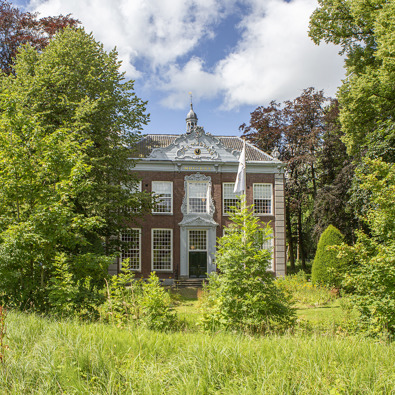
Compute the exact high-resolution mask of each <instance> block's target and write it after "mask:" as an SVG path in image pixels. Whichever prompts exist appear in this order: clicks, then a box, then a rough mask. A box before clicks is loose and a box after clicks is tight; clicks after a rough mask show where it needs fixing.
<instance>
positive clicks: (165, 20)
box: [30, 0, 234, 77]
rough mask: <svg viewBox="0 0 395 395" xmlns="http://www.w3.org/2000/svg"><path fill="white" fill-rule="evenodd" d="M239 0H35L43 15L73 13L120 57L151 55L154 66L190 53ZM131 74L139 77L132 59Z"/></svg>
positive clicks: (146, 57) (33, 6)
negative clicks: (236, 0) (115, 49)
mask: <svg viewBox="0 0 395 395" xmlns="http://www.w3.org/2000/svg"><path fill="white" fill-rule="evenodd" d="M233 3H234V0H230V1H226V2H223V1H221V0H190V1H185V0H149V1H147V0H117V1H113V0H84V1H81V0H67V1H65V0H31V1H30V9H32V10H34V11H38V12H39V13H40V14H41V15H43V16H45V15H58V14H68V13H72V15H73V17H75V18H78V19H79V20H81V22H82V24H83V26H84V27H85V29H86V30H87V31H93V33H94V35H95V38H96V39H97V40H99V41H101V42H102V43H103V44H104V46H105V48H106V49H112V48H113V47H114V46H116V47H117V49H118V52H119V54H120V58H121V59H122V60H123V61H124V62H125V61H127V62H128V63H130V62H132V63H134V62H135V61H136V60H137V59H143V60H146V61H148V63H149V65H150V67H151V68H152V70H155V68H156V67H159V66H163V65H167V64H171V63H173V62H174V61H175V60H176V59H177V58H179V57H180V56H183V55H185V54H186V53H189V52H190V51H191V50H192V49H193V48H194V47H195V46H196V45H198V44H199V41H200V40H202V39H203V38H212V37H213V36H214V34H215V32H214V26H215V23H216V22H218V20H220V19H221V18H223V17H224V16H225V15H226V14H227V13H228V12H229V10H230V9H231V7H232V5H233ZM127 69H128V70H127V71H128V72H129V73H130V74H131V75H130V76H131V77H138V76H139V73H138V72H137V71H136V69H135V68H134V67H133V66H131V65H129V66H128V67H127Z"/></svg>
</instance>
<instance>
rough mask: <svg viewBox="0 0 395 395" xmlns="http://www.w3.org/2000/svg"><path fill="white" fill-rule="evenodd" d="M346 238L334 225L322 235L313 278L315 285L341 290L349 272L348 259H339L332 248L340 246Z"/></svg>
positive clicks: (314, 264)
mask: <svg viewBox="0 0 395 395" xmlns="http://www.w3.org/2000/svg"><path fill="white" fill-rule="evenodd" d="M343 242H344V236H343V235H342V234H341V233H340V231H339V230H338V229H337V228H335V227H334V226H333V225H329V226H328V227H327V228H326V229H325V231H324V232H323V233H322V235H321V237H320V240H319V242H318V246H317V252H316V254H315V258H314V262H313V267H312V271H311V278H312V280H313V282H314V283H317V284H323V285H326V286H329V287H336V288H339V287H340V286H341V283H342V281H343V279H344V276H345V274H346V271H347V268H348V267H347V266H348V265H347V263H348V262H347V259H345V257H339V256H338V252H337V251H336V250H334V249H328V247H331V246H336V245H337V246H340V245H341V244H342V243H343Z"/></svg>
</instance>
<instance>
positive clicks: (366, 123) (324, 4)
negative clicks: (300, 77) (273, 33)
mask: <svg viewBox="0 0 395 395" xmlns="http://www.w3.org/2000/svg"><path fill="white" fill-rule="evenodd" d="M319 5H320V6H319V8H318V9H317V10H315V12H314V13H313V15H312V16H311V21H310V32H309V34H310V36H311V37H312V39H313V40H314V42H315V43H317V44H319V43H320V42H321V41H322V40H324V41H325V42H331V43H334V44H340V45H341V47H342V52H343V53H345V54H346V60H345V65H346V70H347V76H346V79H345V81H344V83H343V84H342V86H341V88H340V90H339V94H338V99H339V102H340V106H341V111H340V120H341V125H342V129H343V132H344V134H345V137H344V141H345V143H346V145H347V149H348V152H349V153H351V154H353V155H358V156H359V158H361V157H362V156H363V155H364V154H365V151H366V148H367V147H369V146H371V145H372V144H373V145H375V144H377V141H378V140H379V141H383V138H382V137H383V136H381V135H377V134H376V133H375V131H376V129H378V128H382V129H383V128H384V127H383V126H382V124H383V123H385V124H386V126H388V122H391V123H392V124H393V123H394V108H393V103H394V100H395V88H394V86H395V83H394V82H395V68H394V67H395V66H394V64H395V63H394V53H395V51H394V48H395V37H394V34H393V31H394V28H395V22H394V15H395V4H394V2H393V1H385V0H378V1H375V2H369V1H366V0H355V1H351V0H343V1H333V0H321V1H319ZM359 160H360V159H359ZM391 161H392V162H394V157H393V156H392V159H391Z"/></svg>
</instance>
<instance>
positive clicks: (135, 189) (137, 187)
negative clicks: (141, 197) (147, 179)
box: [126, 181, 141, 213]
mask: <svg viewBox="0 0 395 395" xmlns="http://www.w3.org/2000/svg"><path fill="white" fill-rule="evenodd" d="M130 191H131V193H132V194H135V193H137V192H141V181H137V183H136V184H134V185H133V187H132V188H131V189H130ZM140 210H141V206H138V207H126V211H127V212H129V213H138V212H140Z"/></svg>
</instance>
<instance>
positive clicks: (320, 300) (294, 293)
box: [276, 270, 335, 308]
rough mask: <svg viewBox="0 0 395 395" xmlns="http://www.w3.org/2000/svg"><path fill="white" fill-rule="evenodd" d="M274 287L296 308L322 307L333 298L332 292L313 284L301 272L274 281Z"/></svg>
mask: <svg viewBox="0 0 395 395" xmlns="http://www.w3.org/2000/svg"><path fill="white" fill-rule="evenodd" d="M276 285H277V287H279V288H280V289H281V290H282V291H283V292H284V293H285V294H287V295H289V297H290V298H291V299H292V301H293V303H295V304H297V305H298V306H297V307H299V308H300V307H302V306H322V305H325V304H327V303H329V302H330V301H332V300H333V299H334V298H335V295H334V293H333V292H331V291H330V289H328V288H327V287H325V286H320V285H317V284H314V283H313V282H312V281H308V280H307V275H306V273H305V272H304V271H303V270H300V271H299V272H298V273H297V274H290V275H287V276H285V277H280V278H278V279H276Z"/></svg>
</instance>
